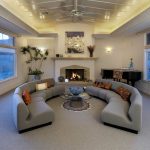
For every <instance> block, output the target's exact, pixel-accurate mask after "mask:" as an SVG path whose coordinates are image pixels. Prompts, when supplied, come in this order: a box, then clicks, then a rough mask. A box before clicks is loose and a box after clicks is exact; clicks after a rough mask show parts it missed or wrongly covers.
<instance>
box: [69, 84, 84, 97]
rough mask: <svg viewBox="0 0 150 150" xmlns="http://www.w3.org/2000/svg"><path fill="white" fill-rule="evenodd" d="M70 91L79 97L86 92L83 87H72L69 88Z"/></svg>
mask: <svg viewBox="0 0 150 150" xmlns="http://www.w3.org/2000/svg"><path fill="white" fill-rule="evenodd" d="M69 90H70V92H71V93H72V94H73V95H79V94H80V93H82V92H84V90H83V87H79V86H71V87H69Z"/></svg>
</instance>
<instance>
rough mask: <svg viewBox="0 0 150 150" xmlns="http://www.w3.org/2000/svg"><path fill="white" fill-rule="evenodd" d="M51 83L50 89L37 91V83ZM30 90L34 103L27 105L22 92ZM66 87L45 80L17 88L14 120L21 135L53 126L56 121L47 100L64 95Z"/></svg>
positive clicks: (14, 97)
mask: <svg viewBox="0 0 150 150" xmlns="http://www.w3.org/2000/svg"><path fill="white" fill-rule="evenodd" d="M48 80H49V81H50V83H51V86H52V87H50V88H48V89H46V90H42V91H36V83H42V82H47V81H48ZM24 89H28V90H29V92H30V93H31V98H32V102H31V104H29V105H26V104H25V103H24V101H23V99H22V92H23V90H24ZM64 91H65V88H64V86H62V85H56V84H55V81H54V79H45V80H40V81H32V82H28V83H25V84H23V85H21V86H19V87H17V88H16V90H15V92H14V95H13V120H14V123H15V126H16V128H17V130H18V131H19V133H22V132H25V131H28V130H31V129H34V128H38V127H41V126H45V125H48V124H51V123H52V122H53V120H54V112H53V110H52V108H51V107H50V106H49V105H48V104H46V100H48V99H50V98H52V97H54V96H59V95H61V94H63V93H64Z"/></svg>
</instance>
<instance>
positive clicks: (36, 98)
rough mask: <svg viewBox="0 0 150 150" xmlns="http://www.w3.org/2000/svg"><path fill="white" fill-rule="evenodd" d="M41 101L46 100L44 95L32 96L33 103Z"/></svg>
mask: <svg viewBox="0 0 150 150" xmlns="http://www.w3.org/2000/svg"><path fill="white" fill-rule="evenodd" d="M39 101H45V99H44V98H43V97H36V96H33V97H32V103H35V102H39Z"/></svg>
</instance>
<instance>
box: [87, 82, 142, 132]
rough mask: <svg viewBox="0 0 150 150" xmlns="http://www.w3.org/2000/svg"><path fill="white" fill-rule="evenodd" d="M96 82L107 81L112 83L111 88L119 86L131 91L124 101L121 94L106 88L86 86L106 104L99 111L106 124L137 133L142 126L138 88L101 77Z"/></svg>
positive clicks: (88, 91)
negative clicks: (127, 99)
mask: <svg viewBox="0 0 150 150" xmlns="http://www.w3.org/2000/svg"><path fill="white" fill-rule="evenodd" d="M97 82H107V83H111V84H112V90H113V91H115V90H116V88H117V87H119V86H121V87H124V88H126V89H128V90H129V91H130V92H131V96H130V101H129V102H128V101H124V100H123V99H122V98H121V96H120V95H119V94H117V93H115V92H113V91H112V90H106V89H102V88H98V87H94V86H88V87H87V88H86V90H85V91H86V92H87V93H88V94H89V95H91V96H95V97H98V98H100V99H103V100H105V101H106V103H107V105H106V107H105V108H104V109H103V111H102V113H101V120H102V122H104V124H106V125H110V126H113V127H117V128H120V129H124V130H127V131H130V132H134V133H138V132H139V131H140V130H141V126H142V97H141V95H140V93H139V92H138V90H137V89H136V88H134V87H132V86H129V85H127V84H124V83H121V82H116V81H111V80H106V79H101V80H97Z"/></svg>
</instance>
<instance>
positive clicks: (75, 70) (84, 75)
mask: <svg viewBox="0 0 150 150" xmlns="http://www.w3.org/2000/svg"><path fill="white" fill-rule="evenodd" d="M60 76H63V77H64V78H67V79H69V80H70V81H86V80H89V79H90V68H88V67H84V66H79V65H70V66H65V67H62V68H60Z"/></svg>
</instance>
